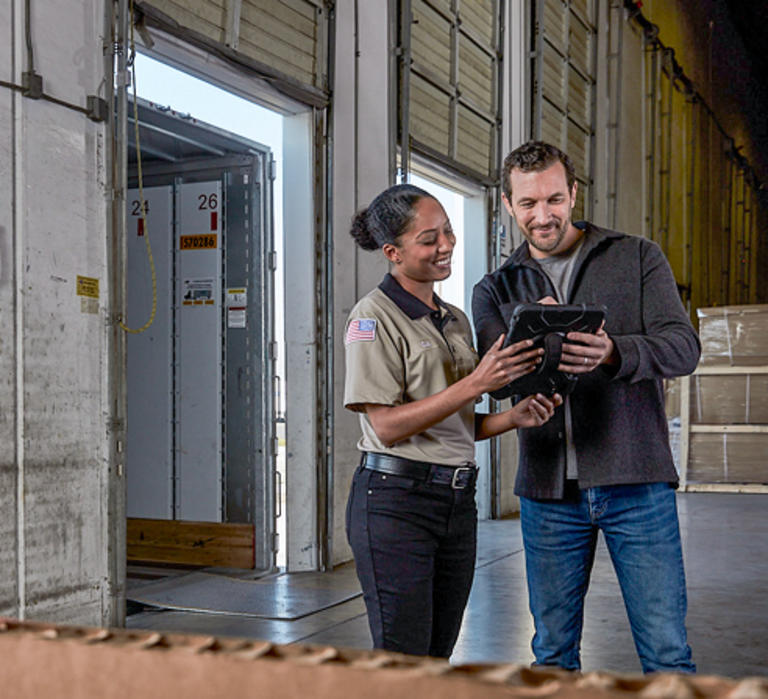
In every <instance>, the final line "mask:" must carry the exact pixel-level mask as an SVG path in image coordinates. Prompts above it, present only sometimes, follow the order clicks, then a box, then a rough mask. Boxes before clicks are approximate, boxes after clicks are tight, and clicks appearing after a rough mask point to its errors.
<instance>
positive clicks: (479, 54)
mask: <svg viewBox="0 0 768 699" xmlns="http://www.w3.org/2000/svg"><path fill="white" fill-rule="evenodd" d="M493 76H494V62H493V58H492V57H491V56H489V55H488V54H487V53H485V52H483V51H479V50H478V49H477V47H476V46H475V44H474V43H472V42H471V41H470V40H469V39H467V38H466V37H465V36H463V35H462V36H460V37H459V92H460V93H461V96H462V98H467V99H469V100H470V101H471V102H472V103H473V104H474V105H475V106H476V107H477V108H478V109H479V110H482V111H485V112H487V113H488V117H489V118H490V119H493V111H494V101H495V100H494V98H495V94H494V93H495V91H494V80H493Z"/></svg>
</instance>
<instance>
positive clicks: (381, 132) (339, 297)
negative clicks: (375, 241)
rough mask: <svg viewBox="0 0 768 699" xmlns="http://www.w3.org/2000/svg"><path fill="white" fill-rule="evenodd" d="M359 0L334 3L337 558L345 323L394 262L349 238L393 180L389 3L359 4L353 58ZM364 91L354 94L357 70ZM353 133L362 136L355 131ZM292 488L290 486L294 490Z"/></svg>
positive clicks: (352, 445)
mask: <svg viewBox="0 0 768 699" xmlns="http://www.w3.org/2000/svg"><path fill="white" fill-rule="evenodd" d="M354 6H355V3H354V2H353V1H352V0H343V2H338V3H337V5H336V14H337V20H336V21H337V27H336V29H337V31H336V85H335V87H334V124H333V133H334V141H333V142H334V153H333V158H334V181H333V192H334V195H333V211H332V213H331V215H332V216H333V223H334V256H333V273H334V308H333V312H334V328H335V334H334V355H335V356H334V390H333V395H334V406H333V407H334V410H335V415H334V447H333V464H334V484H333V485H334V490H333V494H332V496H333V522H332V523H329V527H332V536H333V551H332V562H333V563H334V564H335V563H340V562H341V561H345V560H349V559H350V558H351V557H352V555H351V552H350V549H349V546H348V545H347V538H346V533H345V531H344V511H345V507H346V501H347V495H348V493H349V486H350V483H351V481H352V474H353V472H354V470H355V468H356V467H357V464H358V463H359V460H360V452H359V451H358V450H357V447H356V444H357V441H358V439H360V424H359V419H358V416H357V415H355V414H353V413H351V412H350V411H348V410H345V409H344V408H343V405H342V404H343V394H344V342H343V334H344V323H345V321H346V319H347V315H348V314H349V311H350V310H351V309H352V306H354V304H355V302H356V301H357V300H358V299H359V298H360V297H361V296H364V295H365V294H367V293H368V292H369V291H370V290H371V289H373V288H374V287H375V286H377V285H378V284H379V282H380V281H381V279H382V277H383V276H384V274H385V272H386V271H387V269H388V265H387V262H386V260H385V259H384V256H383V255H382V254H381V253H372V252H365V251H363V250H361V249H359V248H358V247H357V246H356V245H355V244H354V241H353V240H352V238H351V237H350V235H349V227H350V222H351V220H352V215H353V214H354V212H355V211H356V210H357V209H358V208H361V207H363V206H367V205H368V204H369V203H370V202H371V200H372V199H373V197H374V196H376V194H378V193H379V192H380V191H382V190H383V189H385V188H386V187H387V185H388V184H389V181H388V178H389V172H388V163H389V143H388V131H387V128H388V102H387V90H385V89H383V87H382V86H383V85H384V84H386V82H387V64H388V50H389V46H388V32H387V31H386V30H385V28H386V26H387V21H388V19H387V4H386V3H359V4H358V11H359V12H360V15H359V18H358V26H359V29H360V37H359V48H360V55H359V57H358V58H357V60H356V59H355V36H354V27H355V23H354V12H355V7H354ZM356 70H357V71H358V76H357V84H358V85H359V93H357V94H355V83H356V80H355V71H356ZM354 134H357V135H356V136H355V135H354ZM289 492H290V491H289Z"/></svg>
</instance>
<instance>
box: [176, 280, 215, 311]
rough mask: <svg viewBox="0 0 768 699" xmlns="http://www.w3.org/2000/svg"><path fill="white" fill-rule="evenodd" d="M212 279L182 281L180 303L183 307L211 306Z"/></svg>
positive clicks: (212, 300) (212, 301) (212, 303)
mask: <svg viewBox="0 0 768 699" xmlns="http://www.w3.org/2000/svg"><path fill="white" fill-rule="evenodd" d="M213 283H214V282H213V277H204V278H202V279H184V280H183V286H182V303H183V304H184V305H185V306H212V305H214V298H213Z"/></svg>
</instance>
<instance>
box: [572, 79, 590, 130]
mask: <svg viewBox="0 0 768 699" xmlns="http://www.w3.org/2000/svg"><path fill="white" fill-rule="evenodd" d="M590 87H591V85H590V83H589V81H588V80H585V79H584V77H583V76H582V75H581V74H580V73H578V72H577V71H575V70H574V69H573V67H571V66H569V67H568V116H570V117H571V119H573V120H574V121H576V122H578V124H579V125H580V126H581V127H582V128H584V129H585V130H588V129H589V120H590V115H591V111H592V104H591V97H592V96H591V90H590Z"/></svg>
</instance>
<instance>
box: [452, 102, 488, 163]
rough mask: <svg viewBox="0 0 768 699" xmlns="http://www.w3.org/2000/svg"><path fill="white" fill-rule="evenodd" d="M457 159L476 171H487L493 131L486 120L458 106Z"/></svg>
mask: <svg viewBox="0 0 768 699" xmlns="http://www.w3.org/2000/svg"><path fill="white" fill-rule="evenodd" d="M458 116H459V121H458V136H457V145H456V148H457V153H456V156H457V160H459V161H460V162H462V163H465V164H467V165H469V166H470V167H471V168H472V169H474V170H477V171H478V172H487V171H488V167H489V164H490V162H491V155H492V151H493V133H492V130H491V128H490V126H489V124H488V122H487V121H486V120H485V119H483V118H482V117H479V116H477V115H476V114H474V113H473V112H472V111H470V110H469V109H467V108H466V107H463V106H459V112H458Z"/></svg>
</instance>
